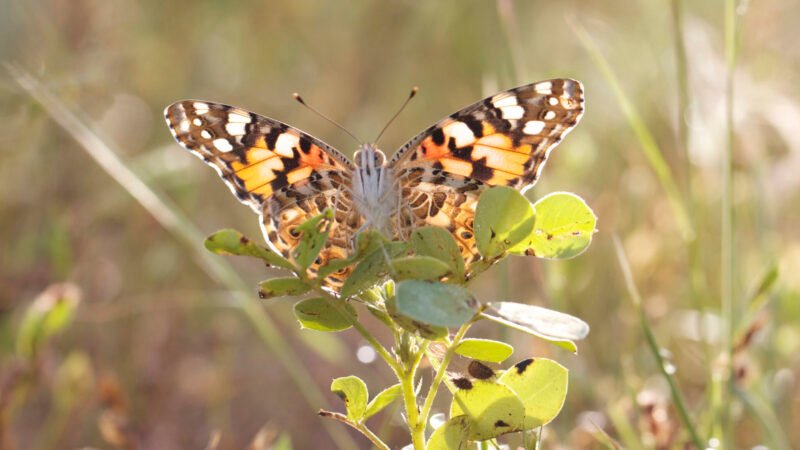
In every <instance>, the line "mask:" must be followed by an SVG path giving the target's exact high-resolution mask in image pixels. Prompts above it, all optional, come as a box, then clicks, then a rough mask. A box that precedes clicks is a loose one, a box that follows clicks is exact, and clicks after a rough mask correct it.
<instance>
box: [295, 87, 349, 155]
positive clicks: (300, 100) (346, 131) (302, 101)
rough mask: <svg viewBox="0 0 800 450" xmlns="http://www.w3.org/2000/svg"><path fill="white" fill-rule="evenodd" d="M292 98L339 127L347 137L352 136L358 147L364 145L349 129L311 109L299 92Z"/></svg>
mask: <svg viewBox="0 0 800 450" xmlns="http://www.w3.org/2000/svg"><path fill="white" fill-rule="evenodd" d="M292 97H294V99H295V100H297V101H298V103H300V104H301V105H303V106H305V107H306V108H308V109H310V110H311V111H312V112H314V113H315V114H316V115H318V116H320V117H322V118H323V119H325V120H327V121H328V122H330V123H332V124H334V125H336V127H337V128H339V129H340V130H342V131H344V132H345V133H347V135H348V136H350V137H351V138H353V139H354V140H355V141H356V142H358V145H361V143H362V141H361V139H359V138H357V137H355V136H354V135H353V133H351V132H349V131H348V130H347V128H345V127H343V126H341V125H339V123H338V122H336V121H335V120H333V119H331V118H330V117H328V116H326V115H325V114H322V113H321V112H319V111H317V110H316V109H314V108H312V107H311V106H310V105H309V104H308V103H306V101H305V100H303V97H300V94H298V93H297V92H295V93H294V94H292Z"/></svg>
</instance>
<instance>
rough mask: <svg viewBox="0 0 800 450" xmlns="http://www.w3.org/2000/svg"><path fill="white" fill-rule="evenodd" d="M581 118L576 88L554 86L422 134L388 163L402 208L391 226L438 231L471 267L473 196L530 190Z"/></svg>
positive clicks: (534, 87)
mask: <svg viewBox="0 0 800 450" xmlns="http://www.w3.org/2000/svg"><path fill="white" fill-rule="evenodd" d="M583 110H584V97H583V87H582V85H581V84H580V82H578V81H575V80H570V79H554V80H549V81H542V82H538V83H534V84H529V85H526V86H521V87H518V88H514V89H510V90H508V91H505V92H501V93H499V94H497V95H494V96H492V97H488V98H486V99H484V100H482V101H480V102H477V103H475V104H473V105H470V106H468V107H466V108H464V109H462V110H460V111H458V112H456V113H454V114H452V115H451V116H449V117H448V118H446V119H444V120H442V121H440V122H439V123H437V124H435V125H433V126H432V127H430V128H428V129H427V130H425V131H424V132H423V133H421V134H420V135H419V136H417V137H415V138H414V139H412V140H411V141H409V142H408V143H407V144H406V145H404V146H403V147H402V148H401V149H400V150H399V151H398V152H397V154H395V156H394V157H393V158H392V160H391V162H390V165H391V166H392V167H393V170H394V172H395V174H396V176H397V177H398V179H399V180H400V184H401V187H402V193H403V194H402V195H403V199H404V203H405V204H407V205H408V207H406V208H404V210H405V211H406V212H405V213H401V218H400V219H399V222H398V226H399V227H401V229H406V230H407V229H409V228H414V227H418V226H424V225H437V226H444V227H446V228H448V229H449V230H450V231H451V232H453V234H454V236H455V237H456V239H457V240H458V241H459V245H461V246H462V254H463V256H464V258H465V260H467V262H468V263H469V262H470V261H474V260H476V259H477V257H478V255H477V250H476V248H475V240H474V238H473V230H472V219H473V216H474V211H475V204H476V202H477V198H478V196H479V195H480V193H481V192H482V191H483V190H484V189H486V188H487V187H488V186H498V185H502V186H511V187H514V188H516V189H519V190H520V191H523V192H524V191H525V190H527V189H529V188H530V187H532V186H533V185H534V184H535V183H536V180H537V179H538V177H539V174H540V172H541V170H542V168H543V167H544V164H545V162H546V161H547V157H548V156H549V154H550V151H551V150H552V149H553V148H554V147H555V146H556V145H557V144H558V143H559V142H561V140H562V139H563V138H564V136H566V134H567V133H569V131H570V130H572V128H574V127H575V125H576V124H577V123H578V120H580V118H581V115H582V114H583ZM453 208H456V209H457V212H456V213H454V212H451V210H452V209H453ZM399 234H401V235H402V234H404V232H403V231H402V230H401V232H399Z"/></svg>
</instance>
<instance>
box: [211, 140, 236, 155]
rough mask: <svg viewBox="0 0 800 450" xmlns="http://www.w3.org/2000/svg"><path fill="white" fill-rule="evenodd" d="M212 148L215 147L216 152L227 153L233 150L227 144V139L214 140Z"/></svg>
mask: <svg viewBox="0 0 800 450" xmlns="http://www.w3.org/2000/svg"><path fill="white" fill-rule="evenodd" d="M214 147H216V148H217V150H219V151H221V152H229V151H231V150H233V146H232V145H231V143H230V142H228V140H227V139H223V138H219V139H214Z"/></svg>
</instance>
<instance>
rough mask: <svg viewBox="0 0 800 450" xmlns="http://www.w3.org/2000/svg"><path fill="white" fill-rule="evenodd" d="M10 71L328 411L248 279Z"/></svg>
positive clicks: (30, 80) (36, 86)
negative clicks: (192, 258)
mask: <svg viewBox="0 0 800 450" xmlns="http://www.w3.org/2000/svg"><path fill="white" fill-rule="evenodd" d="M5 67H6V70H8V72H9V73H10V74H11V76H12V78H13V79H14V80H15V81H16V82H17V84H18V85H19V86H20V87H21V88H22V89H24V90H25V91H26V92H27V93H28V94H29V95H30V96H31V98H32V99H33V100H35V101H36V102H37V103H39V104H40V105H41V106H42V108H44V111H45V112H47V114H48V115H49V116H50V117H51V118H52V119H53V120H54V121H55V122H56V123H57V124H58V125H60V126H61V127H62V128H63V129H64V130H65V131H66V132H67V133H68V134H69V135H70V136H72V138H73V139H75V140H76V141H77V142H78V143H79V144H80V145H81V147H83V149H84V150H85V151H86V152H87V153H88V154H89V156H91V157H92V159H94V160H95V162H96V163H97V164H98V165H99V166H100V167H101V168H102V169H103V170H105V171H106V172H107V173H108V174H109V176H110V177H111V178H113V179H114V180H115V181H116V182H118V183H119V184H120V185H121V186H122V187H123V188H124V189H125V190H126V191H127V192H128V193H129V194H130V195H131V196H132V197H133V198H134V199H135V200H136V201H137V202H139V204H141V205H142V206H143V207H144V208H145V209H146V210H147V211H148V212H149V213H150V214H151V215H152V216H153V217H154V218H155V219H156V221H158V223H159V224H161V226H163V227H164V228H165V229H166V230H167V231H169V232H170V233H171V234H172V235H173V236H174V237H175V238H176V239H178V240H179V241H181V242H182V243H183V244H185V245H186V246H187V247H188V248H190V249H191V250H192V251H194V252H195V253H196V256H197V260H198V261H200V265H201V267H202V268H203V269H204V270H205V271H206V273H207V274H208V275H209V276H211V277H212V278H214V279H215V280H217V281H218V282H219V283H221V284H223V285H224V286H226V287H227V288H228V289H229V290H230V292H231V295H232V296H233V300H234V302H233V305H234V306H235V307H236V308H238V309H239V311H240V312H241V313H242V314H243V315H244V316H245V318H247V320H248V321H249V322H250V324H251V325H252V326H253V328H254V329H255V330H256V333H257V334H258V336H259V338H260V339H261V341H262V342H263V343H264V344H265V345H266V346H267V347H268V348H269V349H270V351H272V352H273V353H274V354H275V356H276V358H277V359H278V361H280V362H281V364H283V366H284V367H285V368H286V371H287V372H288V373H289V375H290V378H291V379H292V380H293V381H294V383H295V384H296V386H297V388H298V391H299V392H300V393H301V394H302V395H303V398H304V399H305V400H306V402H307V403H308V405H309V406H311V407H312V409H314V410H316V409H317V408H319V407H325V406H327V405H328V401H327V400H326V397H325V395H323V394H322V391H321V390H320V389H319V388H318V386H317V385H316V383H315V382H314V380H313V379H312V378H311V377H310V376H309V375H308V374H309V372H310V371H309V370H308V369H307V368H306V367H304V366H303V363H302V362H301V361H300V360H299V359H298V358H297V357H296V356H295V355H294V354H293V353H292V352H291V351H290V348H291V347H290V346H289V343H288V342H287V341H286V340H285V339H284V338H283V337H282V336H281V335H280V334H279V333H278V329H277V328H276V325H275V324H274V323H273V321H272V319H271V318H270V317H269V316H268V315H267V313H266V311H265V310H264V309H263V308H262V307H261V306H260V304H259V303H258V302H257V301H255V300H254V299H253V298H252V297H251V295H250V294H247V293H245V292H243V291H242V290H241V287H242V286H244V284H245V283H244V280H242V278H241V277H240V276H239V275H238V274H237V273H236V272H235V271H234V270H233V268H232V267H231V266H230V265H229V264H228V263H227V262H225V261H224V260H223V259H222V258H219V257H218V256H215V255H213V254H212V253H209V252H207V251H205V249H204V247H203V245H202V242H203V240H204V236H203V234H202V233H200V231H199V230H198V229H197V227H196V226H195V225H194V224H193V223H191V222H190V221H189V220H188V218H186V217H185V216H184V215H183V214H181V213H180V212H179V211H178V209H177V208H176V207H174V206H173V205H171V204H169V202H167V201H166V200H165V199H163V198H161V197H159V195H158V194H156V193H155V191H154V190H153V189H152V188H151V187H150V186H148V185H147V184H146V183H145V182H144V181H143V180H142V179H141V177H139V176H138V175H136V174H135V173H134V172H133V171H132V170H131V169H130V168H129V167H128V166H126V165H125V163H124V162H123V161H122V160H121V159H120V158H119V157H118V156H117V153H118V152H116V151H114V150H113V149H112V148H111V146H109V145H108V144H107V143H106V142H104V141H103V140H102V139H101V138H100V137H99V136H98V135H97V134H96V133H95V132H93V131H92V129H91V128H90V127H89V126H88V125H86V124H85V122H84V121H83V120H81V119H80V118H79V117H78V116H77V115H76V114H75V113H74V112H73V111H71V110H70V109H69V108H68V107H67V106H66V105H65V104H64V103H63V102H61V100H59V99H58V98H57V97H56V96H55V95H53V94H52V93H51V92H50V91H49V90H48V89H47V88H46V87H45V86H44V85H42V84H41V83H40V82H39V81H38V80H37V79H36V78H34V77H33V76H31V75H30V74H28V73H27V72H25V71H24V70H22V69H21V68H19V67H18V66H15V65H11V64H5ZM323 425H324V426H325V428H326V430H327V431H328V433H329V434H330V436H331V438H332V439H333V440H334V441H335V442H336V443H337V445H338V446H339V447H340V448H356V447H357V445H356V444H355V442H354V441H353V439H352V438H351V437H350V436H349V435H348V434H347V433H346V432H345V431H344V430H343V429H342V428H341V427H338V426H334V425H335V424H333V423H332V422H328V421H323Z"/></svg>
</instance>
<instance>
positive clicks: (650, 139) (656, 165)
mask: <svg viewBox="0 0 800 450" xmlns="http://www.w3.org/2000/svg"><path fill="white" fill-rule="evenodd" d="M571 25H572V29H573V31H574V32H575V34H576V35H577V36H578V39H579V40H580V41H581V44H582V45H583V47H584V49H585V50H586V52H587V53H588V54H589V56H590V57H591V58H592V60H593V61H594V63H595V65H596V66H597V68H598V69H600V72H601V73H602V74H603V77H604V78H605V79H606V82H607V83H608V84H609V86H611V90H612V91H613V92H614V96H615V97H616V100H617V103H618V104H619V107H620V109H621V110H622V113H623V114H624V115H625V118H626V120H627V121H628V125H629V126H630V127H631V130H633V133H634V135H636V139H637V140H638V141H639V146H640V147H641V149H642V152H643V153H644V156H645V158H646V159H647V163H648V164H649V165H650V168H651V169H652V170H653V172H655V174H656V178H657V179H658V181H659V183H660V184H661V187H662V188H663V189H664V191H665V192H666V194H667V200H668V201H669V204H670V207H671V208H672V212H673V214H674V215H675V222H676V225H677V226H678V229H679V231H680V233H681V236H682V237H683V238H684V239H685V240H687V241H688V240H691V239H694V230H693V229H692V224H691V221H690V220H689V214H688V212H687V210H686V205H684V202H683V200H682V198H683V197H682V195H681V192H680V190H679V189H678V185H677V184H676V182H675V178H674V177H673V175H672V170H671V169H670V167H669V165H667V162H666V161H665V160H664V156H663V152H662V151H661V148H660V147H659V146H658V143H656V139H655V137H654V136H653V133H652V132H650V129H649V128H647V125H646V124H645V122H644V119H642V117H641V115H639V112H638V111H637V110H636V107H635V106H634V105H633V103H631V101H630V99H629V98H628V95H627V94H626V91H625V89H623V88H622V85H621V84H620V82H619V79H618V78H617V76H616V74H615V73H614V70H613V69H612V68H611V64H610V63H609V62H608V60H606V58H605V57H604V56H603V54H602V53H601V52H600V49H598V48H597V46H596V45H595V43H594V41H593V40H592V38H591V37H590V36H589V34H588V33H587V32H586V30H584V29H583V27H581V26H580V25H577V24H571Z"/></svg>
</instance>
